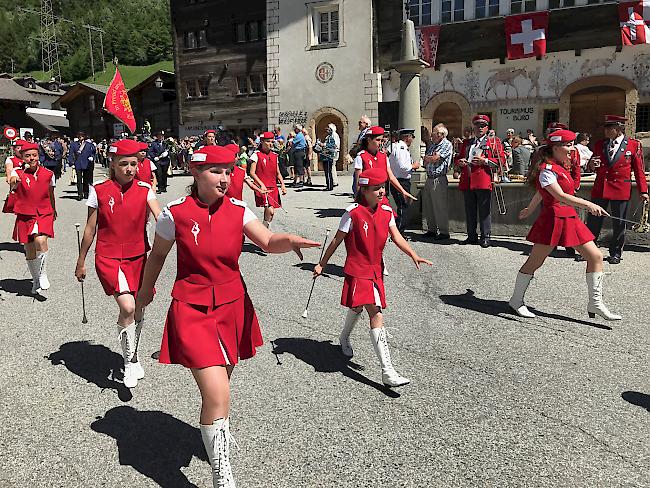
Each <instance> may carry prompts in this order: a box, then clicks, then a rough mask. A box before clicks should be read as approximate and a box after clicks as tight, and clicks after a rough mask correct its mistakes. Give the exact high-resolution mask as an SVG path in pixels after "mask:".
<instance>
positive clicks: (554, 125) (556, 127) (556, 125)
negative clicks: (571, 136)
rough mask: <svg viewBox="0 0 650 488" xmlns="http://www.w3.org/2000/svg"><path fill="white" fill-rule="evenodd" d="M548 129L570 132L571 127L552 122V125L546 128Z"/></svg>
mask: <svg viewBox="0 0 650 488" xmlns="http://www.w3.org/2000/svg"><path fill="white" fill-rule="evenodd" d="M546 128H547V129H551V130H558V129H565V130H568V129H569V126H568V125H566V124H563V123H562V122H551V123H550V124H548V126H546Z"/></svg>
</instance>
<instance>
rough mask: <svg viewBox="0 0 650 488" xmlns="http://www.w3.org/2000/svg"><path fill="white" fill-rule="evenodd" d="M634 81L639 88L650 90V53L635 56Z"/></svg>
mask: <svg viewBox="0 0 650 488" xmlns="http://www.w3.org/2000/svg"><path fill="white" fill-rule="evenodd" d="M633 69H634V83H635V84H636V86H637V88H638V89H639V90H643V91H647V90H650V54H640V55H638V56H636V57H635V58H634V65H633Z"/></svg>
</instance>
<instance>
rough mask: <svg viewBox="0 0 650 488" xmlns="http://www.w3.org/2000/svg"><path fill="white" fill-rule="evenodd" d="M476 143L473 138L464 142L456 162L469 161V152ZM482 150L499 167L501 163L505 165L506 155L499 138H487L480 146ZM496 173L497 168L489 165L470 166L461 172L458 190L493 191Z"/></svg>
mask: <svg viewBox="0 0 650 488" xmlns="http://www.w3.org/2000/svg"><path fill="white" fill-rule="evenodd" d="M474 142H475V138H473V137H472V138H471V139H465V140H464V141H463V145H462V146H461V148H460V151H459V152H458V155H457V156H456V161H458V160H459V159H467V160H468V161H469V151H470V149H471V147H472V146H473V145H474ZM480 148H481V149H482V150H483V155H484V156H485V157H486V158H487V159H489V160H490V161H491V162H493V163H494V164H496V165H497V166H498V165H499V161H500V162H501V164H505V162H506V155H505V153H504V152H503V146H502V145H501V140H500V139H499V138H498V137H495V138H493V137H488V138H486V139H485V141H484V142H483V143H482V144H481V145H480ZM495 172H496V171H495V168H493V167H492V166H491V165H489V164H483V165H480V166H479V165H477V164H468V165H467V166H465V167H464V168H463V169H462V170H461V173H460V181H459V182H458V189H459V190H460V191H467V190H492V179H493V174H494V173H495Z"/></svg>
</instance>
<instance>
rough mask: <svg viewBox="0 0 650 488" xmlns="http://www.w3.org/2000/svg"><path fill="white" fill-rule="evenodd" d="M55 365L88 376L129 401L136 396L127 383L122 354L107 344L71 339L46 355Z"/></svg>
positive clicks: (102, 387) (102, 386) (124, 400)
mask: <svg viewBox="0 0 650 488" xmlns="http://www.w3.org/2000/svg"><path fill="white" fill-rule="evenodd" d="M45 359H47V360H49V361H51V362H52V364H53V365H54V366H57V365H59V364H62V365H64V366H65V367H66V368H67V369H68V371H70V372H71V373H73V374H76V375H77V376H79V377H80V378H83V379H85V380H86V381H87V382H88V383H92V384H94V385H96V386H98V387H99V388H101V389H102V390H106V389H108V390H115V392H117V397H118V398H119V399H120V400H121V401H123V402H128V401H130V400H131V399H132V398H133V395H132V394H131V391H130V390H129V389H128V388H127V387H126V386H124V383H122V379H123V378H124V373H123V372H122V367H123V366H124V360H123V359H122V356H120V355H119V354H117V353H115V352H113V351H111V350H110V349H109V348H108V347H106V346H102V345H99V344H91V343H90V342H88V341H78V342H68V343H66V344H62V345H61V346H60V347H59V350H58V351H56V352H53V353H51V354H50V355H49V356H45Z"/></svg>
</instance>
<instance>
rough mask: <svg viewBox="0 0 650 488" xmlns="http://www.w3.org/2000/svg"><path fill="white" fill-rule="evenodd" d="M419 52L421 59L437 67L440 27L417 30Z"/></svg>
mask: <svg viewBox="0 0 650 488" xmlns="http://www.w3.org/2000/svg"><path fill="white" fill-rule="evenodd" d="M417 40H418V51H419V52H420V58H422V59H423V60H424V61H426V62H427V63H429V65H431V66H435V65H436V54H437V52H438V41H439V40H440V26H439V25H429V26H426V27H420V28H418V29H417Z"/></svg>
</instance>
